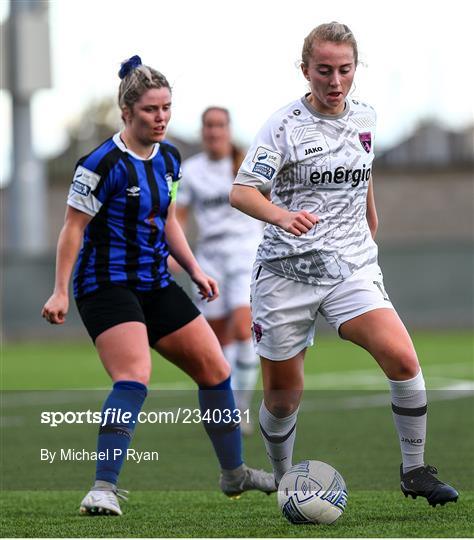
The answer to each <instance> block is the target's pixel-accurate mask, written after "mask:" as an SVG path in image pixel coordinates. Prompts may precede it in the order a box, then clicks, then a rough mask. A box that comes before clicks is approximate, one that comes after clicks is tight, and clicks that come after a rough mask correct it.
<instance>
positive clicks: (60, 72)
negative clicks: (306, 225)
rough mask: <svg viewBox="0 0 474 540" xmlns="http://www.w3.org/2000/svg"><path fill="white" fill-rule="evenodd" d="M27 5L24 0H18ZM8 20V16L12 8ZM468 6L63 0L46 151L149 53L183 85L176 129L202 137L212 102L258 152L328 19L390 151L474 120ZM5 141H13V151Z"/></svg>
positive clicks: (55, 34) (39, 120) (178, 89)
mask: <svg viewBox="0 0 474 540" xmlns="http://www.w3.org/2000/svg"><path fill="white" fill-rule="evenodd" d="M16 1H18V0H16ZM1 2H2V3H1V4H0V18H4V17H5V16H6V13H7V12H8V7H7V6H8V2H6V0H1ZM469 4H470V2H466V1H465V0H450V1H443V2H437V1H435V0H432V1H425V0H410V1H407V0H398V1H397V2H392V1H376V0H359V1H354V0H339V1H338V2H332V1H329V0H327V1H324V2H322V1H319V0H238V1H234V2H230V1H225V0H220V1H219V0H194V1H189V0H166V1H164V0H163V1H162V0H133V1H132V0H52V1H51V2H50V31H51V55H52V70H53V87H52V88H51V89H49V90H42V91H39V92H37V94H36V96H35V97H34V100H33V133H34V142H35V149H36V151H37V152H38V154H39V155H40V156H51V155H54V154H56V153H58V152H60V151H61V150H62V149H63V148H64V146H65V145H66V144H67V135H66V134H67V126H68V125H69V124H70V123H71V122H73V121H74V120H75V119H76V118H77V117H78V116H79V115H80V113H81V111H82V110H83V109H84V108H85V107H87V105H88V104H89V103H90V102H91V101H93V100H98V99H100V98H103V97H105V96H112V97H115V95H116V91H117V87H118V83H119V79H118V77H117V71H118V68H119V65H120V61H121V60H123V59H124V58H127V57H129V56H131V55H133V54H139V55H140V56H141V57H142V59H143V61H144V63H147V64H149V65H151V66H153V67H155V68H157V69H159V70H161V71H162V72H163V73H164V74H165V75H166V76H167V78H168V79H169V81H170V82H171V84H172V86H173V117H172V120H171V124H170V131H171V132H173V133H175V134H177V135H179V136H181V137H188V138H194V139H195V138H197V137H198V134H199V116H200V113H201V111H202V110H203V109H204V108H205V107H207V106H208V105H210V104H220V105H224V106H227V107H228V108H229V109H230V111H231V114H232V115H233V127H234V133H235V135H236V138H237V139H238V140H239V142H241V143H243V144H249V143H250V141H251V140H252V138H253V136H254V135H255V133H256V131H257V130H258V129H259V127H260V126H261V124H262V123H263V122H264V121H265V120H266V118H267V117H268V116H269V115H270V114H271V113H272V112H273V111H275V110H276V109H278V108H279V107H281V106H283V105H285V104H286V103H288V102H289V101H291V100H293V99H296V98H298V97H299V96H301V95H303V94H304V92H305V91H306V89H307V86H306V81H305V80H304V78H303V77H302V75H301V72H300V69H299V67H298V66H299V60H300V55H301V47H302V43H303V39H304V37H305V36H306V35H307V34H308V32H309V31H310V30H311V29H312V28H313V27H314V26H316V25H318V24H320V23H322V22H328V21H331V20H338V21H340V22H344V23H346V24H348V25H349V26H350V27H351V29H352V30H353V32H354V34H355V36H356V39H357V40H358V42H359V51H360V59H361V61H362V62H363V65H361V66H359V68H358V73H357V75H356V88H355V90H354V91H353V95H354V97H357V98H358V99H360V100H362V101H366V102H368V103H370V104H371V105H373V106H374V107H375V109H376V111H377V113H378V132H377V133H378V134H377V144H378V146H379V148H380V147H386V146H389V145H391V144H394V143H396V142H397V141H398V140H400V139H401V138H403V137H404V136H406V135H408V134H409V133H410V132H411V130H412V129H413V127H414V126H415V125H416V123H417V122H418V121H419V120H420V119H422V118H426V117H435V118H438V119H439V120H440V121H442V122H443V123H444V124H445V125H446V126H448V127H452V128H459V127H463V126H466V125H467V124H468V123H469V122H472V120H473V106H472V92H473V88H474V75H473V72H474V69H473V67H472V17H471V16H470V11H471V10H470V9H468V5H469ZM0 97H1V99H0V116H1V124H0V127H1V129H2V141H4V142H2V161H3V166H2V170H3V171H5V161H6V160H5V155H6V154H5V148H7V149H8V144H6V143H8V141H10V140H11V133H10V126H9V115H10V102H9V99H8V95H7V94H6V93H5V92H3V93H2V94H1V96H0ZM5 141H6V143H5Z"/></svg>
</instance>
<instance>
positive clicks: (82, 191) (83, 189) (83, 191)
mask: <svg viewBox="0 0 474 540" xmlns="http://www.w3.org/2000/svg"><path fill="white" fill-rule="evenodd" d="M77 176H79V175H76V178H77ZM81 176H82V175H81ZM72 189H73V190H74V191H75V192H76V193H79V195H84V197H87V196H88V195H89V193H90V192H91V188H90V186H86V184H83V183H82V182H79V180H74V182H73V183H72Z"/></svg>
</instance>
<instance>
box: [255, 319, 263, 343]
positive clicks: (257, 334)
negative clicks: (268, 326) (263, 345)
mask: <svg viewBox="0 0 474 540" xmlns="http://www.w3.org/2000/svg"><path fill="white" fill-rule="evenodd" d="M253 333H254V336H255V341H256V342H257V343H260V340H261V339H262V336H263V328H262V325H261V324H259V323H256V322H254V323H253Z"/></svg>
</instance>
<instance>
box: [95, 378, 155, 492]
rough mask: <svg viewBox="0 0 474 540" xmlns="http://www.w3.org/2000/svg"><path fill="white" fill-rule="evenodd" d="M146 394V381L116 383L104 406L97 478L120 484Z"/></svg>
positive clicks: (98, 446)
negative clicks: (121, 470)
mask: <svg viewBox="0 0 474 540" xmlns="http://www.w3.org/2000/svg"><path fill="white" fill-rule="evenodd" d="M146 395H147V388H146V386H145V385H144V384H142V383H139V382H136V381H118V382H116V383H115V384H114V386H113V389H112V392H110V394H109V396H108V397H107V399H106V400H105V403H104V406H103V407H102V421H101V426H100V429H99V438H98V443H97V452H98V459H97V467H96V480H102V481H105V482H110V483H111V484H117V479H118V475H119V473H120V469H121V468H122V464H123V460H124V459H125V457H126V455H127V450H128V447H129V445H130V441H131V439H132V435H133V431H134V429H135V425H136V423H137V418H138V414H139V412H140V410H141V408H142V405H143V402H144V401H145V398H146ZM101 458H102V459H101Z"/></svg>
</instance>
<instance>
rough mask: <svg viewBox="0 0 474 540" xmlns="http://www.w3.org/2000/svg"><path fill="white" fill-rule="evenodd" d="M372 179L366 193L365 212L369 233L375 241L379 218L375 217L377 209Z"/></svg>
mask: <svg viewBox="0 0 474 540" xmlns="http://www.w3.org/2000/svg"><path fill="white" fill-rule="evenodd" d="M373 183H374V181H373V178H371V179H370V182H369V189H368V191H367V210H366V212H365V215H366V218H367V223H368V224H369V229H370V233H371V235H372V238H373V239H374V240H375V235H376V234H377V228H378V226H379V218H378V216H377V208H376V207H375V197H374V186H373Z"/></svg>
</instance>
